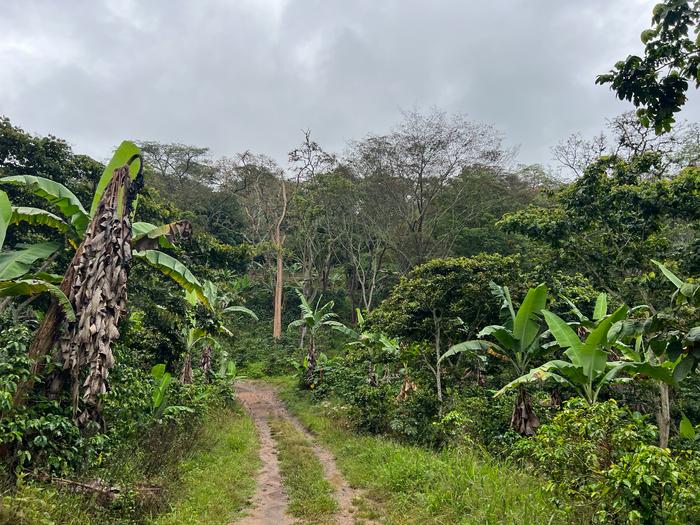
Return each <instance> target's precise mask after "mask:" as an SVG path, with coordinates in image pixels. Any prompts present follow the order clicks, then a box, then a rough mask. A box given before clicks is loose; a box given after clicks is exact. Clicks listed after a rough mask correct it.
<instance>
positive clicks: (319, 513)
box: [270, 419, 338, 524]
mask: <svg viewBox="0 0 700 525" xmlns="http://www.w3.org/2000/svg"><path fill="white" fill-rule="evenodd" d="M270 429H271V431H272V436H273V438H274V439H275V441H276V443H277V450H278V458H279V462H280V471H281V473H282V478H283V482H284V486H285V487H286V489H287V494H288V496H289V513H290V514H291V515H292V516H294V517H296V518H300V519H302V520H303V521H304V522H305V523H318V524H326V523H331V522H332V516H333V514H334V513H335V512H336V511H337V510H338V504H337V503H336V501H335V499H334V498H333V487H332V485H331V484H330V482H328V480H326V479H325V477H324V472H323V465H321V462H320V461H319V460H318V458H317V457H316V454H315V453H314V450H313V447H312V445H311V443H309V441H308V440H307V439H306V437H305V436H304V435H303V434H302V433H301V432H299V430H297V429H296V428H295V427H294V426H293V425H292V424H291V423H289V422H287V421H284V420H282V419H273V420H271V421H270Z"/></svg>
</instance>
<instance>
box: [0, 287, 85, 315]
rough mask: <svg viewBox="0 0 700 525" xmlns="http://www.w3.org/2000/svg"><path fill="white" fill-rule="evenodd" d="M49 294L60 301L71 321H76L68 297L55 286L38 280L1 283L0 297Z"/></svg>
mask: <svg viewBox="0 0 700 525" xmlns="http://www.w3.org/2000/svg"><path fill="white" fill-rule="evenodd" d="M44 292H48V293H50V294H51V295H53V296H54V297H55V298H56V299H58V304H59V305H60V306H61V309H62V310H63V313H64V314H65V315H66V318H67V319H68V320H69V321H75V313H74V312H73V307H72V306H71V304H70V301H69V300H68V297H66V295H65V294H64V293H63V292H62V291H61V289H60V288H59V287H58V286H55V285H53V284H51V283H47V282H46V281H40V280H38V279H20V280H16V281H0V297H16V296H18V295H37V294H40V293H44Z"/></svg>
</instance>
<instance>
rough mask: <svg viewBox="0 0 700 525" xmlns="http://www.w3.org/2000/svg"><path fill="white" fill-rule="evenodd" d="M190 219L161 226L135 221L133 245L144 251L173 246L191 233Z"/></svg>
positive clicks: (132, 236)
mask: <svg viewBox="0 0 700 525" xmlns="http://www.w3.org/2000/svg"><path fill="white" fill-rule="evenodd" d="M191 229H192V226H191V224H190V222H189V221H186V220H180V221H173V222H171V223H168V224H163V225H161V226H155V225H153V224H151V223H148V222H135V223H134V224H133V225H132V234H131V246H132V247H133V248H134V249H135V250H139V251H143V250H150V249H153V248H158V247H160V248H173V247H174V245H173V243H174V242H175V241H176V240H177V239H179V238H181V237H182V236H185V235H189V233H191Z"/></svg>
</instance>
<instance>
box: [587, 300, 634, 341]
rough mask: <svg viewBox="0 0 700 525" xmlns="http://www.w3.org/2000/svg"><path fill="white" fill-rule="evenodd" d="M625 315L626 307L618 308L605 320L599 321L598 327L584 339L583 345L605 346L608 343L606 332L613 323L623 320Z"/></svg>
mask: <svg viewBox="0 0 700 525" xmlns="http://www.w3.org/2000/svg"><path fill="white" fill-rule="evenodd" d="M626 315H627V306H625V305H622V306H620V307H619V308H618V309H617V310H615V311H614V312H613V313H612V314H610V315H609V316H607V317H606V318H605V319H603V320H602V321H600V323H598V326H596V327H595V329H594V330H593V331H592V332H591V333H590V334H588V337H586V341H585V344H586V345H588V346H598V345H602V344H605V343H606V342H607V341H608V330H610V327H611V326H612V325H613V324H614V323H616V322H618V321H620V320H622V319H624V318H625V316H626Z"/></svg>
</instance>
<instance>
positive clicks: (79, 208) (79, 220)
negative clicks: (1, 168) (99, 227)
mask: <svg viewBox="0 0 700 525" xmlns="http://www.w3.org/2000/svg"><path fill="white" fill-rule="evenodd" d="M0 183H5V184H15V185H19V186H25V187H26V188H27V189H29V191H31V192H32V193H34V195H37V196H39V197H41V198H43V199H46V200H47V201H49V202H50V203H51V204H53V205H54V206H56V207H57V208H58V209H59V210H61V213H62V214H63V216H64V217H66V218H68V219H69V220H70V223H71V224H72V225H73V228H75V230H76V232H77V233H78V235H82V234H83V233H84V232H85V228H87V225H88V223H89V222H90V217H89V216H88V214H87V212H86V211H85V208H83V205H82V204H80V201H79V200H78V197H76V196H75V194H74V193H73V192H72V191H70V190H69V189H68V188H66V187H65V186H64V185H63V184H60V183H58V182H56V181H53V180H50V179H45V178H44V177H35V176H34V175H13V176H10V177H2V178H0Z"/></svg>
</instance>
